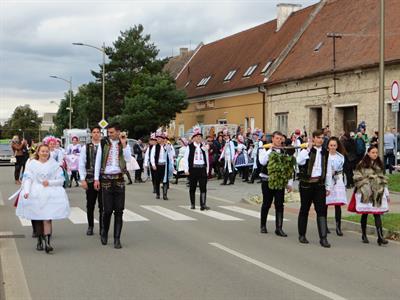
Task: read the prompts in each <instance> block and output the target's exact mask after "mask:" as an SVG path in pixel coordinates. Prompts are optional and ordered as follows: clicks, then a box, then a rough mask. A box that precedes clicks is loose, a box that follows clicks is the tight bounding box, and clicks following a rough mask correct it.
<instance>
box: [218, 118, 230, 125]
mask: <svg viewBox="0 0 400 300" xmlns="http://www.w3.org/2000/svg"><path fill="white" fill-rule="evenodd" d="M218 124H228V121H227V120H226V119H218Z"/></svg>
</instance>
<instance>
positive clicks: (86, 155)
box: [79, 126, 103, 235]
mask: <svg viewBox="0 0 400 300" xmlns="http://www.w3.org/2000/svg"><path fill="white" fill-rule="evenodd" d="M100 140H101V128H100V127H99V126H95V127H93V128H92V129H91V142H90V143H87V144H86V145H84V146H83V147H82V149H81V155H80V157H79V177H80V178H81V187H82V188H83V189H85V190H86V214H87V220H88V229H87V231H86V234H87V235H93V227H94V209H95V207H96V200H97V201H98V206H99V225H100V233H101V229H102V225H103V222H102V219H103V202H102V199H101V190H96V189H95V188H94V167H95V163H96V154H97V150H98V149H99V147H100Z"/></svg>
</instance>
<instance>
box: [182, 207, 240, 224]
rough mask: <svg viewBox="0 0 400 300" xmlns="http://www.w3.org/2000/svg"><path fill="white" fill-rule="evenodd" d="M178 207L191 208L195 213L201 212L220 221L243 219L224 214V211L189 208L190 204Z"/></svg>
mask: <svg viewBox="0 0 400 300" xmlns="http://www.w3.org/2000/svg"><path fill="white" fill-rule="evenodd" d="M180 207H183V208H185V209H189V210H191V211H193V212H196V213H199V214H202V215H205V216H208V217H211V218H214V219H218V220H221V221H243V219H240V218H236V217H233V216H230V215H227V214H224V213H220V212H217V211H215V210H203V211H201V210H200V209H191V208H190V206H184V205H181V206H180Z"/></svg>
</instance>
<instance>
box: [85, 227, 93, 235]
mask: <svg viewBox="0 0 400 300" xmlns="http://www.w3.org/2000/svg"><path fill="white" fill-rule="evenodd" d="M86 235H93V227H92V226H89V227H88V229H87V230H86Z"/></svg>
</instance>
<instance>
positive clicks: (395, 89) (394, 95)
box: [391, 80, 400, 101]
mask: <svg viewBox="0 0 400 300" xmlns="http://www.w3.org/2000/svg"><path fill="white" fill-rule="evenodd" d="M399 90H400V87H399V82H398V81H396V80H395V81H393V83H392V89H391V94H392V100H393V101H396V100H397V99H399Z"/></svg>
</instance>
